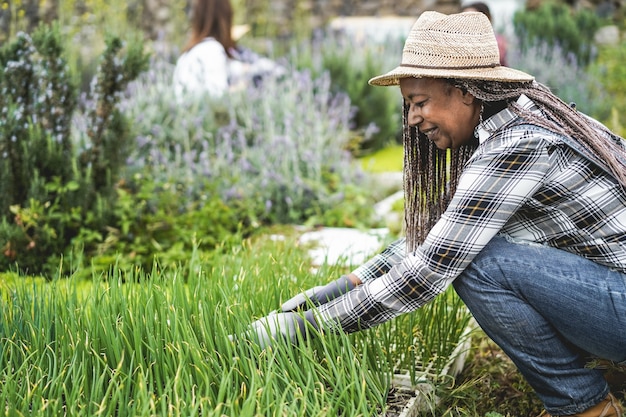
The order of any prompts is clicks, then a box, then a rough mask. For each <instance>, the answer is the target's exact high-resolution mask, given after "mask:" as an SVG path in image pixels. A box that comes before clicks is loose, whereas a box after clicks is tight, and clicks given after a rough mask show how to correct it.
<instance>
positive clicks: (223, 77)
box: [174, 39, 228, 96]
mask: <svg viewBox="0 0 626 417" xmlns="http://www.w3.org/2000/svg"><path fill="white" fill-rule="evenodd" d="M174 86H175V89H176V93H177V94H178V95H183V94H185V93H191V94H197V93H203V92H208V93H209V94H211V95H213V96H219V95H221V94H223V93H224V92H226V91H227V90H228V56H227V55H226V51H225V50H224V47H223V46H222V45H221V44H220V43H219V42H217V41H216V40H214V39H208V40H205V41H203V42H200V43H199V44H197V45H196V46H194V47H193V48H191V49H190V50H189V51H187V52H185V53H184V54H183V55H181V56H180V57H179V58H178V61H177V62H176V68H175V69H174Z"/></svg>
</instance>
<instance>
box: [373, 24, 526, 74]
mask: <svg viewBox="0 0 626 417" xmlns="http://www.w3.org/2000/svg"><path fill="white" fill-rule="evenodd" d="M407 77H416V78H420V77H434V78H470V79H477V80H494V81H505V82H507V81H508V82H520V81H532V80H533V77H532V76H531V75H528V74H526V73H524V72H522V71H518V70H515V69H513V68H508V67H504V66H501V65H500V54H499V52H498V43H497V41H496V37H495V34H494V32H493V28H492V26H491V22H490V21H489V19H488V18H487V17H486V16H485V15H484V14H482V13H479V12H465V13H459V14H452V15H444V14H441V13H438V12H424V13H422V15H421V16H420V17H419V19H417V21H416V22H415V24H414V25H413V28H412V29H411V32H410V33H409V36H408V38H407V40H406V42H405V44H404V49H403V51H402V63H401V64H400V66H398V67H397V68H395V69H393V70H391V71H390V72H388V73H386V74H384V75H380V76H378V77H374V78H372V79H371V80H370V81H369V83H370V84H371V85H381V86H387V85H397V84H398V83H399V80H400V78H407Z"/></svg>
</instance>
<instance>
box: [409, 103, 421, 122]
mask: <svg viewBox="0 0 626 417" xmlns="http://www.w3.org/2000/svg"><path fill="white" fill-rule="evenodd" d="M423 121H424V118H423V117H422V115H421V113H420V112H419V109H418V107H417V106H416V105H414V104H411V105H409V114H408V122H409V126H417V125H419V124H420V123H422V122H423Z"/></svg>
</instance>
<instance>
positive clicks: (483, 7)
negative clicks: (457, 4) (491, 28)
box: [461, 1, 491, 20]
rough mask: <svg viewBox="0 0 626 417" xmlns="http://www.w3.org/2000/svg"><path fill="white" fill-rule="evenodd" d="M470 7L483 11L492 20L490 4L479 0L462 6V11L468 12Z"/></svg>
mask: <svg viewBox="0 0 626 417" xmlns="http://www.w3.org/2000/svg"><path fill="white" fill-rule="evenodd" d="M468 9H474V10H476V11H478V12H481V13H482V14H484V15H485V16H487V18H488V19H489V20H491V11H490V10H489V6H487V5H486V4H485V3H483V2H482V1H477V2H475V3H468V4H465V5H463V6H462V7H461V11H462V12H466V11H467V10H468Z"/></svg>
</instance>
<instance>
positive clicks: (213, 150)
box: [121, 60, 365, 223]
mask: <svg viewBox="0 0 626 417" xmlns="http://www.w3.org/2000/svg"><path fill="white" fill-rule="evenodd" d="M171 77H172V67H171V65H169V64H167V63H165V62H163V61H158V60H157V61H155V62H153V64H152V65H151V69H150V70H149V71H148V72H146V73H145V74H143V76H142V77H141V78H140V79H139V80H137V81H136V82H134V83H132V84H131V85H130V86H129V89H128V90H127V92H126V95H125V98H124V100H123V101H122V102H121V108H122V109H123V111H125V112H126V114H128V115H129V116H130V118H131V119H132V120H133V123H132V126H133V127H134V134H135V138H136V143H135V147H134V149H131V151H130V152H129V153H128V158H127V166H126V177H127V178H131V179H132V177H133V175H136V174H141V175H146V176H150V177H151V178H153V179H154V180H155V181H157V182H159V183H161V184H171V185H174V186H178V187H182V188H183V189H184V190H186V193H187V196H188V200H187V201H188V202H191V201H199V200H200V201H201V200H202V199H203V198H206V196H205V195H204V192H205V191H204V190H205V188H206V186H205V184H206V181H210V182H211V184H212V185H213V186H216V188H217V192H218V193H219V194H220V196H221V197H222V198H223V200H224V201H226V202H227V203H228V202H232V203H236V202H237V201H245V202H246V204H248V205H251V206H254V207H256V209H255V212H256V213H258V218H259V219H260V220H261V221H266V222H271V223H274V222H283V223H292V222H300V221H303V220H304V219H306V218H307V217H308V216H310V215H312V214H313V213H319V212H320V211H324V210H325V209H326V208H328V207H331V206H332V205H334V204H336V203H337V202H338V201H341V200H343V198H344V197H343V194H342V190H344V188H345V187H346V186H347V185H349V184H350V185H352V186H355V185H357V186H358V185H360V184H364V181H365V178H364V176H363V174H362V172H361V171H360V170H359V167H358V166H356V165H354V164H353V163H352V157H351V155H350V153H349V152H348V150H347V149H346V146H347V143H348V141H349V138H350V127H351V117H352V115H353V107H352V105H351V103H350V100H349V98H348V97H347V96H346V95H345V94H340V93H333V92H332V91H331V86H330V79H329V77H328V75H327V74H323V75H322V76H320V77H317V78H314V77H312V76H311V74H310V73H309V72H307V71H295V70H294V71H290V72H288V73H287V74H286V75H284V76H283V77H281V78H279V79H278V78H267V79H265V80H264V81H263V82H262V83H261V85H259V86H256V87H249V88H248V89H246V90H245V91H235V92H233V93H231V94H229V95H227V96H224V97H221V98H220V99H212V98H211V97H209V96H202V95H198V96H193V97H187V98H185V99H183V100H179V99H178V98H177V97H176V96H175V94H174V91H173V89H172V88H171ZM183 203H184V202H183Z"/></svg>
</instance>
